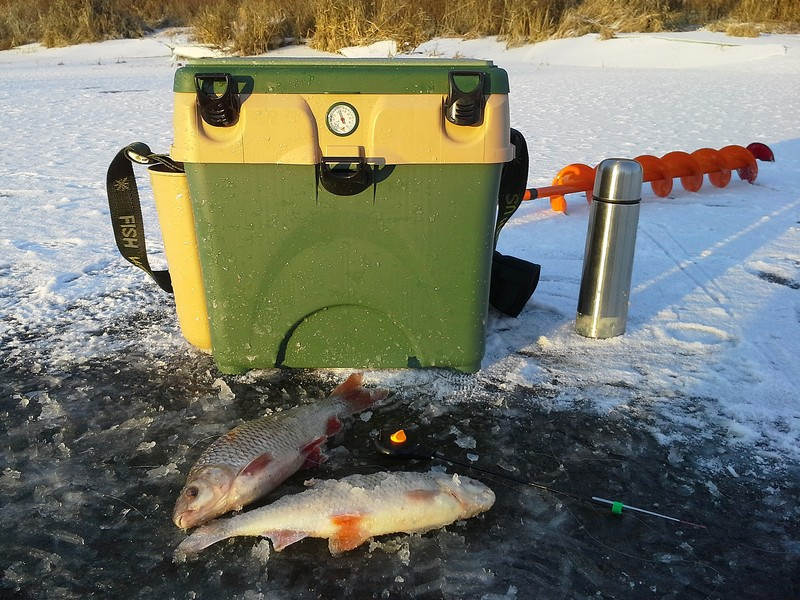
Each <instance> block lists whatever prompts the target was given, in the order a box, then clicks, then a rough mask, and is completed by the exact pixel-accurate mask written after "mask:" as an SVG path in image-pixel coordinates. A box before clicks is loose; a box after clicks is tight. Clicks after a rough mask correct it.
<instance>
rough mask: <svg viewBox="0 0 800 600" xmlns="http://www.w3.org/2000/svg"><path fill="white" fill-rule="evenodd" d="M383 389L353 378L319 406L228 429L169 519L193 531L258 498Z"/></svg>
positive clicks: (310, 462) (309, 462) (312, 459)
mask: <svg viewBox="0 0 800 600" xmlns="http://www.w3.org/2000/svg"><path fill="white" fill-rule="evenodd" d="M388 393H389V392H388V391H387V390H383V389H371V390H366V389H364V388H363V387H362V376H361V374H360V373H354V374H353V375H351V376H350V377H349V378H348V379H347V380H346V381H345V382H344V383H342V384H341V385H340V386H339V387H337V388H336V389H335V390H333V392H332V393H331V395H330V396H329V397H328V398H326V399H324V400H321V401H318V402H315V403H311V404H307V405H302V406H297V407H295V408H292V409H289V410H286V411H283V412H280V413H277V414H274V415H269V416H266V417H262V418H260V419H256V420H254V421H249V422H247V423H244V424H242V425H240V426H238V427H236V428H235V429H232V430H231V431H229V432H228V433H226V434H225V435H223V436H222V437H220V438H218V439H217V440H216V441H215V442H214V443H212V444H211V445H210V446H209V447H208V448H207V449H206V450H205V452H203V453H202V454H201V455H200V458H198V459H197V462H196V463H195V464H194V466H193V467H192V468H191V470H190V471H189V475H188V476H187V481H186V485H185V486H184V487H183V489H182V490H181V493H180V496H179V497H178V501H177V502H176V503H175V509H174V510H173V513H172V520H173V521H174V522H175V524H176V525H177V526H178V527H180V528H181V529H188V528H190V527H195V526H197V525H200V524H202V523H205V522H206V521H210V520H211V519H213V518H215V517H218V516H219V515H221V514H224V513H226V512H228V511H231V510H241V508H242V507H243V506H245V505H247V504H249V503H251V502H253V501H254V500H257V499H258V498H261V497H263V496H264V495H266V494H268V493H269V492H271V491H272V490H274V489H275V488H276V487H277V486H278V485H280V484H281V483H282V482H283V481H284V480H286V479H287V478H288V477H289V476H290V475H292V474H294V473H295V472H297V471H298V470H299V469H300V468H302V467H303V466H316V465H318V464H320V463H321V462H322V461H323V460H324V459H325V456H324V454H323V453H322V450H321V446H322V444H324V443H325V441H326V440H327V439H328V438H329V437H330V436H332V435H334V434H336V433H337V432H339V431H340V430H341V429H342V426H343V425H342V420H343V419H344V418H345V417H347V416H348V415H351V414H354V413H357V412H360V411H362V410H365V409H367V408H368V407H370V406H372V405H373V404H374V403H376V402H378V401H380V400H382V399H384V398H385V397H386V396H387V395H388Z"/></svg>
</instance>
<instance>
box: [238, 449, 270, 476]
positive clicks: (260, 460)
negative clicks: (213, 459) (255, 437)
mask: <svg viewBox="0 0 800 600" xmlns="http://www.w3.org/2000/svg"><path fill="white" fill-rule="evenodd" d="M271 462H272V455H271V454H267V453H265V454H262V455H261V456H256V457H255V458H254V459H253V460H251V461H250V462H249V463H248V465H247V466H246V467H245V468H244V469H242V470H241V471H240V472H239V474H240V475H251V476H252V475H257V474H259V473H261V471H263V470H264V469H266V468H267V465H269V463H271Z"/></svg>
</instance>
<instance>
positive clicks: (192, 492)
mask: <svg viewBox="0 0 800 600" xmlns="http://www.w3.org/2000/svg"><path fill="white" fill-rule="evenodd" d="M183 494H184V496H186V497H187V498H197V496H198V494H200V490H198V489H197V487H195V486H191V487H188V488H186V490H184V492H183Z"/></svg>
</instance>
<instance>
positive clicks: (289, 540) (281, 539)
mask: <svg viewBox="0 0 800 600" xmlns="http://www.w3.org/2000/svg"><path fill="white" fill-rule="evenodd" d="M262 535H263V536H264V537H268V538H269V539H271V540H272V546H273V547H274V548H275V552H280V551H281V550H283V549H284V548H286V546H289V545H291V544H294V543H295V542H299V541H300V540H302V539H305V538H307V537H308V533H306V532H305V531H265V532H264V533H263V534H262Z"/></svg>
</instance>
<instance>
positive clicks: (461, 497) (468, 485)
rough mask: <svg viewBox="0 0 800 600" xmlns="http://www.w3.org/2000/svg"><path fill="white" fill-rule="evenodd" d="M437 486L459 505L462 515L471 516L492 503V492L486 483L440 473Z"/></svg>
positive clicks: (493, 497)
mask: <svg viewBox="0 0 800 600" xmlns="http://www.w3.org/2000/svg"><path fill="white" fill-rule="evenodd" d="M439 486H440V487H441V489H442V490H443V491H446V492H447V493H449V494H450V495H452V496H453V497H454V498H455V499H456V500H457V501H458V503H459V504H460V505H461V507H462V509H463V511H464V513H463V514H464V517H467V518H468V517H473V516H475V515H477V514H479V513H482V512H484V511H486V510H489V509H490V508H491V507H492V506H493V505H494V500H495V495H494V492H493V491H492V490H491V488H489V487H488V486H487V485H485V484H483V483H481V482H480V481H477V480H476V479H471V478H470V477H464V476H460V475H447V474H444V473H443V474H442V477H441V479H439Z"/></svg>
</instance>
